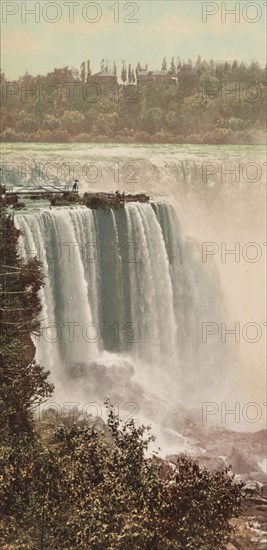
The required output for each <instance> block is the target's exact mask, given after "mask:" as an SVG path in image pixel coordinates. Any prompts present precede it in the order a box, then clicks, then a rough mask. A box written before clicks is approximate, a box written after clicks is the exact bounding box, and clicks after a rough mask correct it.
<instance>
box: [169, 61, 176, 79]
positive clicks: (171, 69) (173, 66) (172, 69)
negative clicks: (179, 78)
mask: <svg viewBox="0 0 267 550" xmlns="http://www.w3.org/2000/svg"><path fill="white" fill-rule="evenodd" d="M170 71H171V73H172V74H173V75H174V74H175V72H176V71H175V61H174V57H172V59H171V67H170Z"/></svg>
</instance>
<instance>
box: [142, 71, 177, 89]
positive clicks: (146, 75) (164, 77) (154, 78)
mask: <svg viewBox="0 0 267 550" xmlns="http://www.w3.org/2000/svg"><path fill="white" fill-rule="evenodd" d="M175 81H176V78H175V77H174V76H173V75H172V73H170V72H169V71H139V72H138V73H137V84H138V86H139V85H145V84H151V83H154V82H155V83H157V84H170V83H172V82H175Z"/></svg>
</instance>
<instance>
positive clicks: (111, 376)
mask: <svg viewBox="0 0 267 550" xmlns="http://www.w3.org/2000/svg"><path fill="white" fill-rule="evenodd" d="M15 223H16V226H17V227H18V228H19V229H20V230H21V233H22V235H21V238H20V246H21V253H22V255H23V256H25V257H29V256H37V257H38V259H39V260H40V261H41V262H42V264H43V270H44V275H45V286H44V289H43V290H42V295H41V299H42V304H43V311H42V323H41V326H42V330H41V336H40V337H38V339H37V341H36V347H37V358H38V360H39V361H40V362H41V363H42V364H44V365H45V366H46V367H47V368H49V369H50V370H51V372H52V377H53V379H54V380H55V382H56V391H58V392H59V393H60V390H59V388H60V389H61V392H62V394H63V395H64V396H66V395H67V394H69V395H70V398H72V400H73V394H75V396H76V398H77V396H78V398H79V399H81V397H82V399H84V400H86V399H88V398H89V399H94V400H101V399H102V400H103V398H104V397H105V396H109V397H111V399H114V398H115V399H117V400H119V399H120V400H121V399H122V395H123V399H124V400H125V399H127V400H128V401H131V402H135V403H138V404H141V407H142V409H143V410H145V411H148V410H149V409H150V412H151V404H150V405H149V402H151V400H152V401H154V404H155V406H157V405H159V403H163V405H161V406H163V408H164V415H165V414H166V413H167V411H168V407H169V408H170V410H171V407H175V406H176V405H177V404H178V403H179V402H182V401H183V402H185V403H189V402H190V400H191V399H192V398H193V397H194V393H195V392H196V389H195V382H196V376H197V379H198V383H197V387H198V390H199V388H200V386H201V387H203V388H204V387H205V385H206V384H207V379H208V378H209V379H210V378H211V372H212V369H213V368H215V367H214V365H213V362H212V357H209V352H208V346H207V347H205V353H203V349H202V348H203V346H202V348H201V320H202V319H203V315H206V316H207V318H209V317H210V318H217V317H218V315H220V307H219V304H218V300H216V292H217V289H216V288H215V286H216V285H215V286H214V284H213V283H212V277H211V274H210V272H209V271H208V270H207V268H206V269H204V268H203V265H202V264H201V260H200V256H199V255H198V254H196V251H194V250H192V249H190V247H189V243H188V241H187V239H186V238H185V237H184V236H183V232H182V229H181V226H180V224H179V221H178V219H177V215H176V212H175V210H174V208H173V207H172V205H171V204H169V203H166V202H165V203H164V202H154V203H152V204H139V203H131V204H128V205H126V206H125V208H124V209H117V210H114V211H113V210H103V209H98V210H90V209H88V208H86V207H82V206H78V207H60V208H56V207H54V208H44V209H42V210H28V211H26V212H25V213H18V214H16V215H15ZM207 289H208V292H207ZM213 374H214V373H213ZM218 374H219V371H218V368H217V375H218ZM214 378H215V377H214ZM220 379H221V376H220ZM74 380H75V382H74ZM73 384H74V385H75V390H74V389H73ZM70 387H71V388H72V390H71V393H70ZM209 388H210V381H209ZM162 413H163V411H162ZM153 414H154V413H153ZM146 415H147V414H146V413H145V416H146ZM148 416H149V414H148Z"/></svg>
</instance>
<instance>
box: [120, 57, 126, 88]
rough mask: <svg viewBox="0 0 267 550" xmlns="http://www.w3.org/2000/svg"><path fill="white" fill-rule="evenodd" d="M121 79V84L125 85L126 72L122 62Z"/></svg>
mask: <svg viewBox="0 0 267 550" xmlns="http://www.w3.org/2000/svg"><path fill="white" fill-rule="evenodd" d="M121 79H122V82H123V83H125V82H126V80H127V71H126V67H125V61H123V62H122V69H121Z"/></svg>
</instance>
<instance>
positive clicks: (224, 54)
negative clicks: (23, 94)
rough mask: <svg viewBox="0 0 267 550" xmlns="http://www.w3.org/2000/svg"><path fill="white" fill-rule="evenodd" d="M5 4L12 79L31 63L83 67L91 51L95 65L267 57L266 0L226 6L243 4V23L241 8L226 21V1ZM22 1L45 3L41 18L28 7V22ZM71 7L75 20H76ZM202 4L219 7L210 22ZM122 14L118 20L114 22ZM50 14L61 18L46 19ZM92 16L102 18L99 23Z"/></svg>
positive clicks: (4, 62)
mask: <svg viewBox="0 0 267 550" xmlns="http://www.w3.org/2000/svg"><path fill="white" fill-rule="evenodd" d="M1 4H2V11H1V30H2V40H1V41H2V54H1V58H2V59H1V66H2V70H4V72H5V73H6V76H7V77H8V78H9V79H12V78H17V77H18V76H19V75H22V74H23V73H24V72H25V69H27V70H28V71H29V72H30V73H31V74H33V75H37V74H46V73H47V72H49V71H52V70H53V69H54V68H55V67H57V68H58V67H63V66H66V65H69V66H75V67H77V68H78V67H79V66H80V64H81V62H82V61H83V60H87V59H88V58H89V59H90V60H91V64H92V69H93V72H96V71H98V70H99V68H100V61H101V59H102V58H105V59H106V58H108V59H109V61H110V62H111V63H112V62H113V60H116V62H117V64H118V65H119V67H120V66H121V62H122V60H123V59H125V60H126V63H132V64H133V65H134V66H135V65H136V64H137V62H138V61H140V62H141V64H142V63H143V64H145V63H148V65H149V67H150V68H151V69H152V68H153V69H154V68H160V66H161V61H162V58H163V57H164V56H166V57H167V58H168V60H169V59H170V58H171V57H172V56H175V57H178V56H179V57H181V59H182V60H183V59H185V60H187V59H188V58H189V57H190V58H192V59H193V60H196V58H197V56H198V54H200V55H201V56H202V58H206V59H210V58H211V57H212V58H213V59H214V60H233V59H237V60H239V61H244V62H245V63H250V62H251V61H253V60H257V61H259V62H260V63H261V64H264V63H265V51H266V27H265V18H266V9H267V7H266V6H267V2H266V1H258V2H248V1H240V2H230V1H229V2H226V3H225V5H226V8H227V9H233V7H234V6H236V9H237V10H238V9H240V22H238V11H237V12H236V15H227V16H226V22H223V21H222V19H223V15H224V14H223V7H222V4H223V3H222V2H221V1H220V0H217V2H202V0H139V1H138V0H136V1H134V2H131V1H129V2H128V1H127V0H125V1H124V0H119V2H114V1H112V0H111V1H110V0H101V1H100V0H97V1H96V2H90V1H89V0H80V1H79V0H73V1H71V0H66V1H65V0H57V1H56V0H55V1H50V2H48V1H46V0H40V1H39V2H37V1H32V0H26V1H25V2H22V1H21V0H17V1H7V0H2V2H1ZM74 4H75V5H74ZM92 4H95V6H94V5H92ZM90 5H91V6H90ZM203 5H204V6H203ZM23 6H25V7H26V9H27V10H30V9H33V8H35V9H39V8H40V11H41V16H40V21H39V22H38V20H36V16H34V15H29V14H28V15H27V16H26V22H23V21H22V19H23V16H25V13H24V8H23ZM86 6H87V7H86ZM112 6H113V8H112ZM110 8H112V9H110ZM72 9H73V13H74V21H73V22H70V20H69V19H70V15H71V12H72ZM118 9H119V11H118ZM203 9H204V14H205V10H206V11H210V12H212V11H214V12H216V13H214V14H210V15H207V22H206V23H204V22H203V20H202V19H203ZM83 10H84V12H83ZM114 10H115V11H114ZM11 11H13V12H14V13H7V12H11ZM134 12H136V13H134ZM37 13H38V12H37ZM83 13H84V17H83ZM118 16H119V22H114V18H115V17H116V18H117V17H118ZM125 17H126V18H127V17H128V20H129V22H128V23H127V22H124V21H123V19H124V18H125ZM49 18H50V19H51V20H54V21H55V20H56V18H58V21H57V22H54V23H52V22H48V21H47V19H49ZM86 18H87V19H93V18H96V19H99V20H98V21H96V22H94V23H93V22H90V21H86V20H85V19H86ZM132 20H137V22H134V21H132ZM253 20H254V22H252V21H253Z"/></svg>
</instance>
